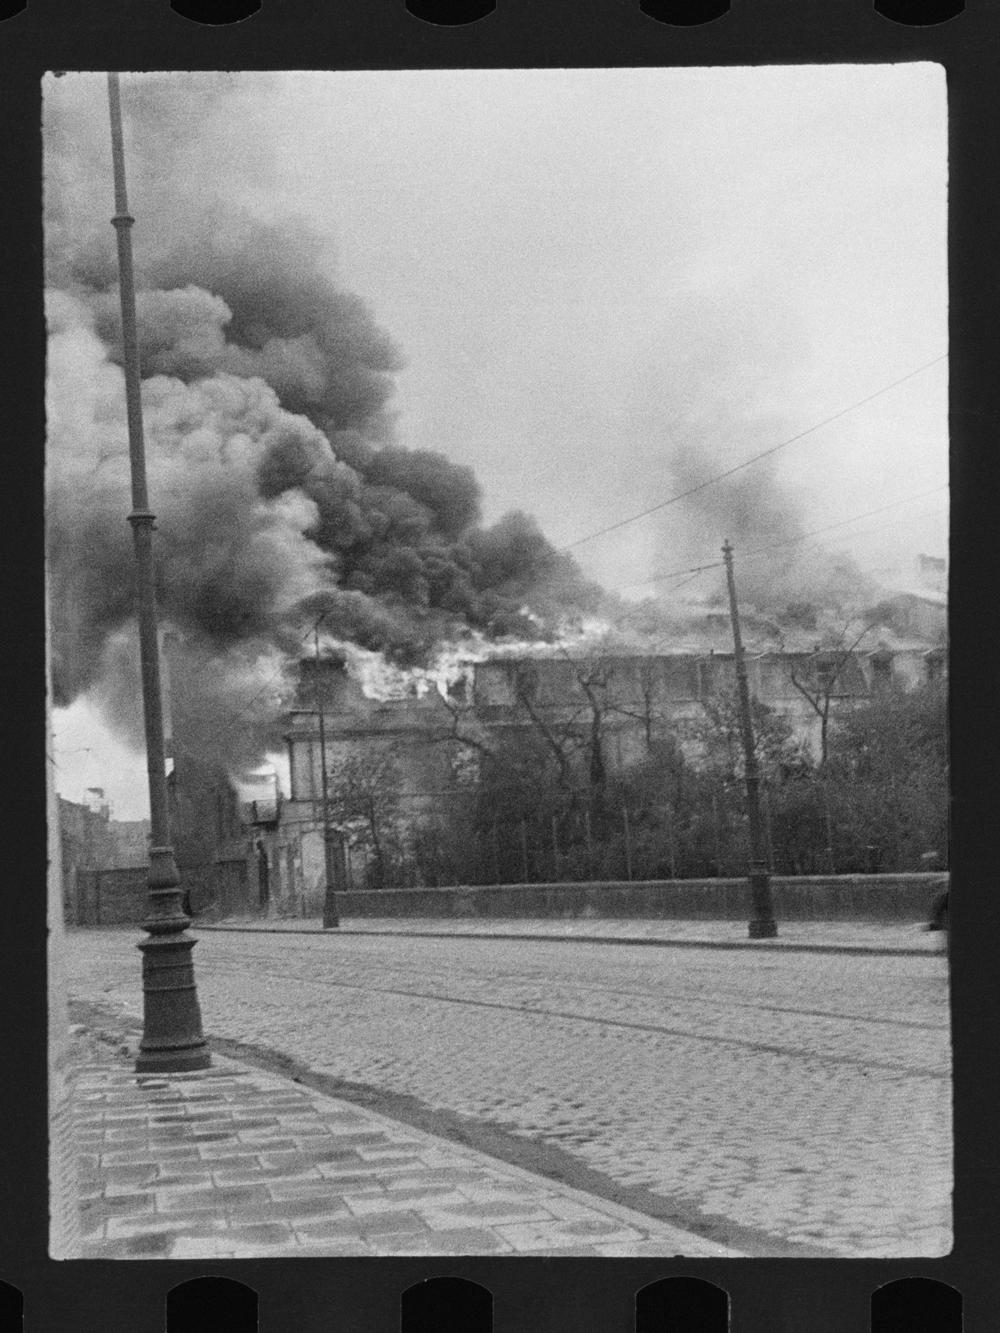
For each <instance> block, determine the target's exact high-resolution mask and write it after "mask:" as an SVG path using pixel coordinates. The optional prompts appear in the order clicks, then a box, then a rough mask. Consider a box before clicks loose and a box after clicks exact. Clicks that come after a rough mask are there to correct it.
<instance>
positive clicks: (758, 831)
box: [722, 539, 778, 940]
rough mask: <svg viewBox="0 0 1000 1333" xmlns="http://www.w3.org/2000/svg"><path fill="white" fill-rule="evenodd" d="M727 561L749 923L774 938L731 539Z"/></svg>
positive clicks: (759, 934) (754, 931)
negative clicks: (742, 778)
mask: <svg viewBox="0 0 1000 1333" xmlns="http://www.w3.org/2000/svg"><path fill="white" fill-rule="evenodd" d="M722 558H723V560H724V561H725V563H726V584H727V586H728V589H729V617H730V620H731V621H732V626H733V649H734V654H733V655H734V657H735V661H736V690H737V695H738V699H739V707H740V734H741V736H742V738H743V764H744V769H745V773H746V787H747V818H748V821H749V824H750V897H751V901H752V903H753V917H752V918H751V920H750V923H749V934H750V938H751V939H752V940H763V939H771V938H772V937H773V936H774V935H777V933H778V925H777V922H776V921H775V919H774V905H773V903H772V901H771V876H770V874H769V872H768V868H767V855H766V853H765V851H764V831H763V824H762V821H761V817H760V776H759V774H758V771H757V749H756V746H755V745H754V737H753V717H752V714H751V712H750V686H749V685H748V684H747V664H746V658H745V656H744V654H743V636H742V635H741V633H740V613H739V609H738V608H737V605H736V581H735V579H734V577H733V548H732V547H731V546H730V544H729V541H728V539H727V541H726V542H725V544H724V545H723V547H722Z"/></svg>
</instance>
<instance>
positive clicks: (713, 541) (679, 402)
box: [651, 306, 875, 631]
mask: <svg viewBox="0 0 1000 1333" xmlns="http://www.w3.org/2000/svg"><path fill="white" fill-rule="evenodd" d="M749 308H751V309H753V308H754V307H753V306H750V307H749ZM772 327H773V325H772V324H771V323H767V324H763V325H761V326H757V325H755V324H754V323H753V321H752V320H750V321H748V320H747V319H746V316H745V314H744V316H743V319H742V321H741V320H740V319H739V318H738V317H737V312H736V311H734V313H733V315H732V318H731V320H730V326H729V327H728V328H727V329H726V330H725V332H723V333H720V332H719V331H718V330H717V329H716V328H714V326H713V327H709V326H708V325H706V328H705V329H704V330H703V336H702V337H701V339H700V340H699V343H698V346H699V350H698V351H697V352H693V353H687V354H683V353H682V352H680V351H679V352H678V357H677V363H676V365H674V366H673V367H671V368H670V369H669V371H668V372H667V373H666V375H665V377H664V378H665V381H666V384H667V386H668V387H666V388H664V389H663V390H662V391H661V392H660V394H659V395H658V401H657V403H656V411H657V418H656V421H655V423H651V424H652V425H653V428H654V429H656V430H657V433H658V434H660V435H661V436H666V439H665V441H664V445H663V453H662V460H663V465H664V470H665V475H666V477H667V478H668V486H669V491H668V493H672V494H674V495H677V496H683V497H684V498H682V499H680V500H679V501H678V503H676V504H674V505H671V506H670V507H669V508H667V509H665V510H664V512H663V515H662V517H661V518H660V520H659V536H660V553H659V556H658V559H659V561H661V562H662V563H661V566H660V567H661V568H662V569H665V570H671V569H678V570H681V569H684V567H685V566H688V567H692V566H693V567H697V566H701V565H706V564H710V563H713V562H715V561H718V560H719V559H720V550H721V546H722V543H723V541H724V540H725V539H726V538H728V539H729V540H730V542H731V543H732V545H733V547H734V551H735V560H736V568H737V582H738V588H739V595H740V604H741V607H742V608H743V609H744V610H745V611H746V612H748V613H750V614H756V615H757V616H758V617H759V618H760V619H761V620H762V621H764V622H768V623H771V624H772V625H773V626H775V627H776V628H777V629H778V630H779V631H780V630H781V628H782V627H787V628H788V629H795V628H801V629H808V630H814V629H816V628H818V627H819V626H820V625H822V624H826V623H829V622H834V621H836V620H837V619H838V618H839V619H841V620H843V619H845V618H847V617H849V616H850V615H851V614H852V613H856V612H857V611H858V610H860V608H861V607H863V606H864V605H865V604H866V603H867V602H868V601H870V599H871V598H872V596H873V594H874V591H875V590H874V585H873V584H872V581H871V580H870V579H869V578H868V577H867V576H866V575H865V574H864V573H863V572H862V571H861V569H860V568H859V567H858V565H857V564H856V563H855V561H854V560H853V559H852V558H851V556H850V555H849V554H846V553H838V554H834V553H832V551H831V549H829V548H824V547H823V546H821V545H820V543H821V541H822V538H820V539H819V540H818V541H817V540H813V541H810V540H809V538H810V524H809V522H808V521H807V519H806V515H807V513H808V512H809V504H808V501H807V498H806V497H805V496H804V495H802V494H800V493H799V492H798V491H797V489H796V488H795V487H793V486H791V485H789V484H788V483H787V482H786V481H784V480H782V478H781V476H780V467H781V457H780V455H778V456H774V457H766V456H765V457H762V458H760V460H759V461H755V462H752V463H750V465H749V466H747V467H742V468H738V470H737V465H738V464H739V463H740V462H741V461H742V460H744V459H751V458H755V457H756V456H757V455H766V454H767V452H768V451H769V450H771V449H773V448H774V446H775V445H777V444H779V443H780V442H781V441H783V440H787V439H789V438H790V437H791V436H793V435H794V434H795V432H796V430H797V429H801V424H802V423H801V421H797V420H796V419H794V418H793V417H791V416H786V415H784V413H783V412H781V411H780V410H776V409H775V405H774V390H773V388H771V387H770V386H769V385H768V384H767V383H766V382H760V381H759V379H758V376H759V374H760V371H759V370H758V368H759V367H761V366H765V365H771V366H772V367H773V365H774V364H776V363H781V362H782V361H784V362H785V363H787V365H788V366H793V365H794V364H795V359H796V358H797V357H798V356H800V355H801V346H800V342H801V340H802V339H804V338H805V336H806V335H805V331H804V330H801V329H799V328H796V327H795V326H794V325H792V327H791V328H790V329H786V330H785V333H784V337H785V339H786V341H785V343H784V344H781V345H778V346H775V345H774V343H773V341H772V340H769V341H768V343H767V347H766V349H765V348H764V346H763V339H764V337H765V330H766V332H767V333H768V334H770V330H771V328H772ZM765 352H766V355H765ZM726 473H731V475H726ZM813 509H814V510H815V506H813ZM677 582H678V583H679V580H678V581H677ZM675 586H676V583H675V582H674V581H672V580H667V581H665V582H664V585H663V590H662V592H663V595H662V599H661V600H662V601H664V602H666V603H669V602H670V601H671V597H672V593H673V589H674V587H675ZM686 586H688V587H690V589H691V592H690V593H685V597H687V596H690V595H692V594H693V595H694V597H696V598H699V599H706V598H707V599H708V600H709V601H713V600H714V601H717V602H721V601H723V600H724V598H725V584H724V581H723V579H722V577H721V575H719V576H715V577H714V578H713V575H712V574H711V573H708V574H704V575H702V576H700V577H699V578H698V579H697V581H694V582H693V583H692V584H690V585H686Z"/></svg>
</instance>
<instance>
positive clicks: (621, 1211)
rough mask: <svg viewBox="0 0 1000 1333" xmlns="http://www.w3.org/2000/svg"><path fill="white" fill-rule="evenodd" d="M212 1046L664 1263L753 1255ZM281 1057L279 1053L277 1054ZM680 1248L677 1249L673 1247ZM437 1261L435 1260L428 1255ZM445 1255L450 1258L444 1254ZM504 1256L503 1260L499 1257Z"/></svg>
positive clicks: (93, 1022)
mask: <svg viewBox="0 0 1000 1333" xmlns="http://www.w3.org/2000/svg"><path fill="white" fill-rule="evenodd" d="M80 1007H81V1008H83V1009H84V1010H86V1011H87V1021H85V1022H83V1023H78V1024H77V1027H78V1028H81V1029H83V1030H84V1031H85V1032H87V1033H89V1034H91V1035H92V1036H94V1037H96V1038H97V1040H98V1041H100V1042H102V1043H104V1044H106V1045H111V1044H115V1043H124V1044H126V1045H128V1046H130V1047H131V1046H132V1045H133V1044H134V1039H135V1037H136V1033H137V1030H138V1029H137V1026H136V1023H135V1020H134V1019H132V1018H131V1017H130V1016H129V1015H127V1014H118V1015H116V1016H115V1017H114V1018H112V1017H110V1016H109V1018H108V1023H109V1026H108V1027H104V1026H102V1025H101V1024H103V1022H104V1017H103V1015H102V1014H101V1013H100V1007H99V1006H92V1005H89V1004H87V1002H82V1003H81V1004H80ZM208 1040H209V1042H210V1044H211V1047H212V1064H213V1067H214V1068H215V1069H217V1070H222V1071H227V1070H228V1071H229V1072H230V1073H232V1074H236V1075H249V1076H250V1077H251V1078H252V1077H254V1076H255V1075H263V1076H264V1077H266V1078H269V1079H276V1080H280V1081H282V1082H285V1083H288V1084H289V1085H292V1086H294V1087H295V1088H296V1089H297V1090H298V1091H299V1092H300V1093H302V1094H303V1095H304V1096H305V1097H307V1098H310V1099H319V1100H321V1101H324V1102H329V1103H331V1104H333V1105H335V1106H347V1107H350V1108H351V1109H352V1110H353V1111H355V1112H356V1113H358V1114H360V1115H362V1116H363V1117H364V1118H365V1119H367V1120H369V1121H371V1122H373V1123H374V1124H376V1125H382V1126H385V1128H386V1129H387V1130H389V1131H390V1132H391V1133H398V1132H399V1131H400V1130H404V1131H406V1132H407V1133H409V1134H417V1135H419V1136H420V1137H421V1138H423V1139H426V1140H428V1141H429V1142H430V1143H431V1144H432V1145H433V1146H435V1147H437V1148H438V1149H439V1150H441V1151H444V1152H447V1153H449V1154H451V1155H453V1156H455V1157H459V1158H463V1159H465V1160H466V1161H467V1162H468V1163H469V1166H470V1169H476V1170H485V1171H491V1170H492V1171H498V1172H500V1173H502V1174H503V1175H505V1176H512V1177H514V1179H515V1180H518V1181H520V1182H521V1183H522V1184H524V1185H525V1186H526V1187H528V1188H531V1189H535V1190H537V1189H539V1188H544V1189H546V1190H547V1191H549V1192H551V1193H552V1194H554V1195H556V1196H557V1197H559V1198H561V1199H566V1200H569V1201H570V1202H574V1203H577V1204H579V1205H580V1206H581V1207H583V1208H586V1209H587V1210H588V1211H590V1212H592V1213H598V1214H603V1215H604V1216H607V1217H610V1218H612V1219H614V1220H615V1221H618V1222H620V1223H622V1224H623V1225H625V1226H630V1227H632V1228H633V1229H635V1230H637V1231H642V1232H645V1233H646V1236H645V1240H644V1241H643V1242H642V1243H643V1244H653V1245H656V1244H659V1243H662V1244H663V1249H664V1253H663V1256H662V1257H663V1259H683V1258H690V1259H692V1260H696V1259H745V1258H749V1257H751V1256H750V1254H749V1253H748V1252H747V1251H744V1250H740V1249H737V1248H735V1247H734V1246H731V1245H727V1244H725V1243H724V1242H722V1241H718V1240H714V1239H712V1238H711V1237H709V1236H706V1235H703V1234H701V1233H699V1232H698V1231H695V1230H693V1229H692V1228H691V1227H689V1226H685V1225H684V1223H683V1222H673V1221H667V1220H665V1219H663V1218H660V1217H656V1216H654V1215H652V1214H650V1213H644V1212H642V1211H641V1210H640V1209H637V1208H633V1207H630V1206H629V1205H627V1204H623V1203H618V1202H616V1201H615V1200H613V1199H608V1198H605V1197H603V1196H602V1195H599V1194H593V1193H590V1192H589V1191H588V1190H586V1189H582V1188H580V1187H579V1186H576V1185H571V1184H569V1183H567V1182H566V1181H563V1180H560V1179H558V1178H556V1177H551V1176H548V1175H545V1174H543V1173H541V1172H538V1171H533V1170H531V1169H530V1168H529V1167H525V1166H519V1165H517V1164H516V1163H514V1162H510V1161H507V1160H506V1159H505V1158H503V1157H498V1156H495V1155H494V1154H493V1153H491V1152H489V1151H487V1150H485V1149H483V1148H480V1147H477V1146H476V1145H474V1144H471V1143H466V1142H463V1141H461V1140H457V1139H454V1138H449V1137H447V1136H446V1135H443V1134H441V1133H438V1132H435V1131H434V1130H432V1129H427V1128H425V1127H423V1126H414V1125H411V1124H409V1123H408V1122H406V1121H403V1120H398V1119H396V1118H394V1117H393V1116H391V1115H389V1114H386V1113H385V1112H384V1111H380V1110H377V1109H375V1108H374V1107H370V1106H362V1105H359V1104H358V1103H356V1102H353V1101H351V1100H349V1099H345V1098H343V1097H338V1096H337V1094H336V1093H332V1092H328V1091H325V1090H324V1089H323V1088H321V1087H318V1086H317V1085H316V1084H315V1083H314V1082H312V1081H311V1079H312V1076H313V1074H314V1072H315V1071H313V1070H311V1069H306V1071H305V1074H306V1077H305V1078H303V1077H302V1076H300V1075H294V1074H291V1073H285V1072H282V1071H281V1070H277V1069H274V1068H271V1067H269V1066H268V1065H266V1064H262V1063H261V1062H259V1061H255V1060H253V1059H247V1058H245V1057H243V1056H241V1055H233V1054H230V1053H228V1052H226V1051H224V1050H220V1049H219V1048H218V1046H217V1045H216V1043H217V1042H219V1041H220V1040H221V1041H223V1042H225V1040H226V1039H220V1038H217V1037H212V1036H211V1035H210V1036H209V1038H208ZM275 1054H277V1055H279V1056H280V1054H281V1053H280V1052H275ZM185 1077H188V1078H190V1077H196V1075H192V1074H189V1075H186V1076H185ZM678 1245H680V1246H681V1248H679V1249H676V1250H675V1249H672V1247H674V1246H678ZM336 1257H337V1256H336V1253H335V1252H331V1254H330V1258H336ZM429 1257H433V1256H429ZM441 1257H447V1256H444V1255H442V1256H441ZM490 1257H493V1256H492V1254H491V1256H490ZM496 1257H498V1258H499V1257H501V1256H499V1255H498V1256H496ZM502 1257H511V1258H512V1257H536V1258H545V1257H546V1255H545V1253H544V1251H540V1252H539V1254H538V1255H535V1256H514V1255H505V1256H502Z"/></svg>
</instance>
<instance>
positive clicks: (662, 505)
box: [560, 352, 948, 551]
mask: <svg viewBox="0 0 1000 1333" xmlns="http://www.w3.org/2000/svg"><path fill="white" fill-rule="evenodd" d="M947 359H948V353H947V352H945V353H944V355H943V356H936V357H935V358H934V360H933V361H928V362H926V363H925V364H924V365H922V366H918V367H917V369H916V370H911V371H910V372H909V373H908V374H906V375H902V376H901V377H900V378H899V379H898V380H893V381H892V383H891V384H886V385H883V387H882V388H881V389H876V390H875V392H874V393H870V394H869V395H868V396H867V397H866V398H859V399H858V400H857V402H854V403H851V404H850V406H849V407H842V408H841V409H840V411H839V412H834V413H833V415H832V416H829V417H824V419H823V420H822V421H817V422H816V424H815V425H814V426H808V427H807V428H806V429H805V430H802V431H799V433H798V434H797V435H793V436H791V437H790V438H789V439H787V440H782V442H781V443H780V444H775V445H772V446H771V448H770V449H765V450H764V451H763V452H762V453H759V454H754V455H753V457H752V458H747V459H744V461H743V462H742V463H737V464H736V466H735V467H731V468H727V469H726V471H725V472H719V473H717V475H716V476H714V477H709V478H708V479H707V480H706V481H700V482H699V483H698V485H697V486H691V487H690V488H689V489H688V490H686V491H681V492H680V493H679V494H677V495H671V496H670V497H669V499H666V500H661V501H660V502H659V504H655V505H650V507H649V508H648V509H643V510H640V512H639V513H638V514H632V515H631V516H630V517H629V518H622V519H619V520H618V522H617V523H609V524H608V526H607V527H604V528H598V529H597V531H596V532H588V533H587V534H586V535H585V536H583V537H577V538H576V539H575V541H571V542H568V543H567V544H566V545H565V546H563V547H561V548H560V549H561V550H563V551H571V550H573V548H574V547H575V546H582V545H583V544H584V542H589V541H593V540H594V539H595V538H596V537H603V536H604V535H605V534H606V533H609V532H617V530H618V529H619V528H624V527H627V526H628V524H629V523H636V522H637V521H638V520H639V519H640V518H647V517H648V516H649V515H650V514H656V513H658V512H659V511H660V510H661V509H666V508H667V507H668V506H669V505H673V504H677V503H678V501H680V500H685V499H687V497H688V496H689V495H696V494H697V493H698V492H699V491H703V490H705V489H706V487H708V486H714V485H715V483H716V482H718V481H724V480H725V479H726V478H727V477H731V476H733V475H734V474H735V473H737V472H742V470H743V469H744V468H747V467H750V466H751V464H753V463H759V462H760V460H761V459H762V458H770V457H771V455H772V454H776V453H778V451H779V450H781V449H787V448H788V446H789V445H790V444H795V443H796V442H797V441H799V440H803V439H805V437H806V436H807V435H812V434H813V433H814V432H815V431H818V430H821V429H822V428H823V427H824V426H829V425H830V423H831V422H833V421H839V420H840V418H841V417H844V416H847V414H848V413H849V412H854V411H856V410H857V408H859V407H864V405H865V404H866V403H870V402H873V401H874V399H876V398H880V397H881V396H882V394H884V393H888V392H889V391H890V389H895V388H897V387H898V386H899V385H900V384H905V383H906V381H907V380H911V379H913V378H914V376H916V375H921V374H923V372H924V371H925V370H930V368H931V366H936V365H937V364H938V363H939V362H940V361H947Z"/></svg>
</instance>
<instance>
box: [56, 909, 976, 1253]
mask: <svg viewBox="0 0 1000 1333" xmlns="http://www.w3.org/2000/svg"><path fill="white" fill-rule="evenodd" d="M931 938H932V939H933V938H934V937H931ZM135 939H136V936H135V935H131V934H129V933H126V932H75V933H71V934H70V936H69V940H68V944H69V953H70V959H71V962H70V967H71V977H72V983H71V984H72V990H73V992H74V993H75V994H76V995H78V996H79V997H80V998H83V999H89V1000H98V1001H103V1002H105V1003H113V1004H115V1005H117V1006H119V1007H120V1008H121V1009H122V1010H123V1011H128V1012H131V1013H132V1014H133V1015H138V1013H139V998H140V997H139V994H138V961H137V956H136V954H135V951H134V948H133V946H134V943H135ZM937 947H940V946H939V944H938V946H937ZM196 966H197V969H198V981H199V993H200V996H201V1002H202V1008H203V1012H204V1015H205V1025H206V1030H207V1031H209V1032H210V1033H212V1034H214V1035H216V1036H219V1037H222V1038H227V1039H229V1040H231V1041H236V1042H243V1043H248V1044H253V1045H258V1046H265V1047H268V1048H270V1049H271V1050H276V1051H281V1052H284V1053H285V1054H287V1055H289V1056H291V1057H292V1058H294V1059H295V1060H297V1061H299V1062H301V1063H302V1065H303V1066H305V1067H307V1068H308V1069H310V1070H312V1071H315V1072H318V1073H320V1074H322V1075H325V1076H328V1077H330V1078H331V1079H334V1080H347V1081H353V1082H356V1083H359V1084H364V1085H366V1086H368V1087H370V1088H376V1089H383V1090H386V1091H388V1092H391V1093H397V1094H407V1095H409V1096H411V1097H413V1098H416V1099H418V1100H419V1102H420V1103H421V1104H422V1105H423V1106H425V1107H429V1108H432V1109H437V1110H438V1111H440V1112H442V1113H448V1114H451V1115H457V1116H461V1117H464V1118H465V1121H466V1123H471V1124H475V1125H481V1126H484V1127H487V1128H489V1129H492V1130H496V1131H498V1132H503V1133H504V1134H505V1135H507V1136H508V1139H509V1140H510V1141H512V1142H515V1143H516V1142H522V1143H523V1144H524V1145H525V1148H526V1149H528V1148H535V1147H537V1146H539V1145H541V1146H543V1147H546V1148H550V1149H555V1150H558V1151H559V1152H561V1153H562V1154H563V1155H564V1160H565V1161H567V1162H569V1163H570V1164H576V1165H578V1166H579V1167H580V1169H581V1170H586V1171H590V1172H593V1173H597V1175H598V1176H600V1178H601V1179H602V1180H605V1181H608V1182H611V1184H612V1185H613V1186H614V1187H615V1190H616V1191H617V1192H616V1193H615V1194H614V1197H615V1198H617V1199H619V1200H621V1201H622V1202H625V1203H627V1204H629V1206H631V1207H633V1208H636V1209H641V1210H642V1211H643V1212H650V1211H656V1210H657V1208H656V1206H657V1205H662V1206H668V1207H669V1209H670V1212H669V1215H670V1217H671V1219H672V1220H678V1219H680V1218H682V1217H683V1218H684V1223H683V1224H684V1225H685V1226H690V1229H691V1230H693V1231H695V1232H698V1233H699V1234H706V1235H712V1236H715V1237H716V1238H719V1239H722V1240H725V1241H726V1242H727V1243H729V1244H731V1245H733V1246H734V1247H735V1248H738V1249H740V1250H742V1251H744V1252H746V1253H760V1254H763V1253H768V1254H783V1253H787V1254H796V1253H799V1254H801V1253H803V1252H807V1253H825V1254H829V1255H840V1256H846V1257H862V1256H864V1257H876V1256H885V1257H891V1256H917V1255H920V1256H935V1255H940V1254H944V1253H947V1252H948V1250H949V1249H950V1245H951V1231H950V1224H951V1213H950V1188H951V1115H950V1111H951V1107H950V1102H951V1083H950V1063H949V1060H950V1051H949V1041H948V989H947V962H946V960H945V958H944V957H941V956H935V954H929V955H928V956H926V957H913V956H908V955H900V956H896V957H893V956H874V957H868V956H856V955H853V954H848V955H843V954H838V953H835V952H829V953H828V952H823V953H799V952H792V951H788V952H786V953H779V952H773V951H772V952H769V953H763V952H761V953H758V952H747V951H740V950H734V951H731V952H730V951H724V950H708V949H704V950H703V949H698V948H693V947H692V948H685V949H678V950H666V949H655V948H648V947H635V948H629V947H626V946H622V947H617V946H616V947H610V946H607V945H596V944H587V943H583V942H579V943H574V944H572V945H567V944H563V943H546V942H529V941H523V940H522V941H513V940H503V939H495V940H461V941H459V940H457V939H434V938H419V937H416V936H413V937H410V938H400V937H398V936H385V937H377V936H349V935H346V934H345V935H341V936H337V935H335V934H326V935H323V934H306V933H295V932H292V933H289V934H263V933H259V934H258V933H249V932H244V933H221V932H219V933H211V934H209V933H207V932H206V933H205V934H203V935H202V936H201V939H200V942H199V945H198V949H197V951H196ZM518 1160H527V1159H518ZM566 1178H567V1179H573V1177H572V1175H571V1174H570V1175H567V1176H566ZM577 1183H578V1182H577ZM586 1188H587V1189H588V1190H597V1187H596V1186H592V1185H591V1184H588V1185H587V1186H586ZM597 1192H600V1191H599V1190H597ZM727 1228H728V1230H727ZM802 1247H806V1248H805V1250H803V1248H802ZM809 1247H811V1248H809Z"/></svg>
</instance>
